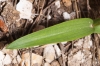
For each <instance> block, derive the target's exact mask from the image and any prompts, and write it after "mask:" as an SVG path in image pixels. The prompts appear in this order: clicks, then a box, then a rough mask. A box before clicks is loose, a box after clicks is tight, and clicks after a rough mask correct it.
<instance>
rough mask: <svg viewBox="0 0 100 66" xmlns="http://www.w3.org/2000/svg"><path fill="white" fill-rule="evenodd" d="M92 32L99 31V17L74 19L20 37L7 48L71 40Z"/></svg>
mask: <svg viewBox="0 0 100 66" xmlns="http://www.w3.org/2000/svg"><path fill="white" fill-rule="evenodd" d="M92 33H100V19H96V20H94V21H93V20H92V19H90V18H80V19H74V20H69V21H65V22H63V23H60V24H57V25H54V26H52V27H49V28H46V29H43V30H40V31H37V32H34V33H31V34H28V35H26V36H24V37H21V38H19V39H17V40H15V41H14V42H12V43H11V44H10V45H8V46H7V48H9V49H20V48H28V47H32V46H36V45H45V44H50V43H58V42H63V41H72V40H76V39H79V38H82V37H85V36H87V35H90V34H92Z"/></svg>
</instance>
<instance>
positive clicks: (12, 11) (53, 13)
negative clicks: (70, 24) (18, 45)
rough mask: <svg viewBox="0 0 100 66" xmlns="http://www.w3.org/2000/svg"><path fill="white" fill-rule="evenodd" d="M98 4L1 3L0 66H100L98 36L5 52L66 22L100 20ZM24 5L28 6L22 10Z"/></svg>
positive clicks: (86, 0)
mask: <svg viewBox="0 0 100 66" xmlns="http://www.w3.org/2000/svg"><path fill="white" fill-rule="evenodd" d="M99 2H100V0H0V66H100V48H99V47H100V45H99V44H100V35H99V34H92V35H89V36H86V37H84V38H81V39H79V40H75V41H71V42H61V43H56V44H50V45H45V46H37V47H33V48H29V49H19V50H16V49H15V50H10V49H6V46H7V45H8V44H9V43H11V42H13V41H14V40H16V39H18V38H20V37H22V36H24V35H27V34H29V33H32V32H35V31H38V30H41V29H45V28H47V27H50V26H53V25H55V24H59V23H61V22H64V21H67V20H72V19H77V18H87V17H89V18H92V19H96V18H100V3H99ZM20 3H21V4H20ZM23 4H26V5H25V7H24V8H23V10H21V7H22V6H21V5H23ZM27 4H28V5H27ZM25 9H26V10H25Z"/></svg>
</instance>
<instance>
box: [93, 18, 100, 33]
mask: <svg viewBox="0 0 100 66" xmlns="http://www.w3.org/2000/svg"><path fill="white" fill-rule="evenodd" d="M93 25H94V29H95V30H94V33H100V19H95V20H94V24H93Z"/></svg>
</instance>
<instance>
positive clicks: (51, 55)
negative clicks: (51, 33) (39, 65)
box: [43, 45, 56, 63]
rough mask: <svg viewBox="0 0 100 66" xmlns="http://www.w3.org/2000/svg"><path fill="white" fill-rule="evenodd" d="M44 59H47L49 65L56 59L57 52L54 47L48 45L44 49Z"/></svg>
mask: <svg viewBox="0 0 100 66" xmlns="http://www.w3.org/2000/svg"><path fill="white" fill-rule="evenodd" d="M43 57H44V58H45V61H46V62H48V63H51V62H52V61H53V60H54V59H55V57H56V55H55V50H54V48H53V46H52V45H48V46H46V47H45V48H44V53H43Z"/></svg>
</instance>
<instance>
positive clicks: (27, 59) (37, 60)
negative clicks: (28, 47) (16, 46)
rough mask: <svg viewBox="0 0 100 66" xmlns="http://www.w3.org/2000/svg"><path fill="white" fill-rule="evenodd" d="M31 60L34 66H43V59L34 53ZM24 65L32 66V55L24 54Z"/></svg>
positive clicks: (22, 61)
mask: <svg viewBox="0 0 100 66" xmlns="http://www.w3.org/2000/svg"><path fill="white" fill-rule="evenodd" d="M31 60H32V66H33V65H35V64H36V65H37V66H41V64H42V60H43V57H42V56H40V55H37V54H34V53H32V58H31ZM23 64H25V65H26V66H30V54H29V53H25V54H22V60H21V65H23Z"/></svg>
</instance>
